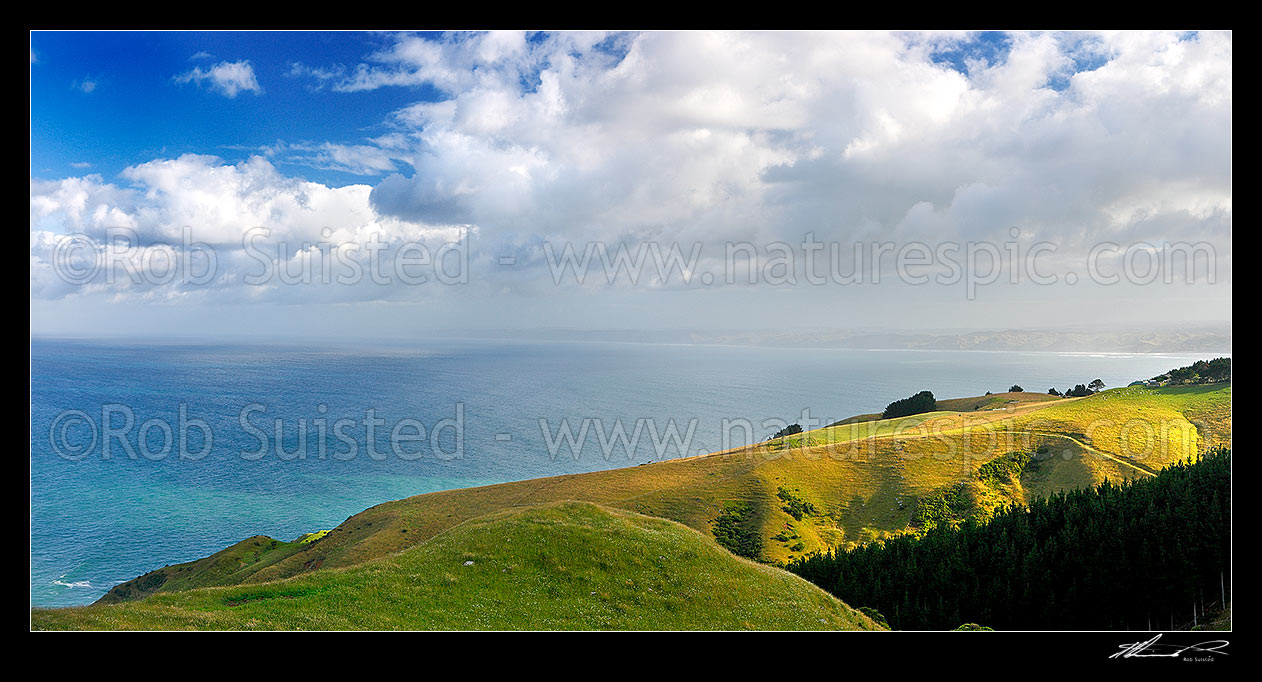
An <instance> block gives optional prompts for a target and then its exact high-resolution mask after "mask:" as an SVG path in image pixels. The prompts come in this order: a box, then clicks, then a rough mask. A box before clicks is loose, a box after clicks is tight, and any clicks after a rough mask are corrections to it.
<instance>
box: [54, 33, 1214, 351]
mask: <svg viewBox="0 0 1262 682" xmlns="http://www.w3.org/2000/svg"><path fill="white" fill-rule="evenodd" d="M31 59H32V61H31V72H30V73H31V112H30V128H31V165H30V201H31V217H30V233H31V239H30V244H31V246H30V263H31V275H30V295H31V301H32V321H31V324H32V331H33V332H41V333H65V332H68V331H76V332H77V333H79V332H81V333H87V334H89V335H90V334H92V333H94V332H95V333H102V334H104V333H115V334H117V333H127V332H128V331H134V330H155V331H156V332H158V333H162V332H167V333H173V332H181V333H193V334H197V333H205V332H207V331H210V330H214V331H216V332H223V331H225V330H226V331H228V332H233V333H237V334H240V335H246V336H248V335H250V334H253V333H255V332H256V330H258V329H259V328H261V327H276V326H277V325H280V326H282V327H284V328H287V329H294V330H300V329H307V330H310V329H315V330H320V329H325V330H327V329H328V328H333V329H336V330H354V331H355V332H356V333H360V334H366V335H371V334H373V333H377V332H380V333H383V334H384V333H388V334H392V335H407V334H411V333H418V332H419V331H422V330H425V329H432V328H434V327H435V326H446V327H450V328H456V329H459V328H487V327H507V328H525V327H573V326H580V327H598V328H625V327H653V328H692V327H696V326H703V327H711V328H713V327H719V328H743V327H745V326H747V325H749V324H751V321H774V320H779V319H780V318H781V317H782V316H783V313H784V311H786V310H800V311H802V312H803V314H802V315H795V316H793V318H792V321H791V322H790V324H792V325H795V326H802V327H812V328H813V327H847V326H850V325H855V324H861V325H862V326H864V327H866V328H898V329H905V328H957V329H959V328H967V329H981V328H993V327H994V326H996V325H997V324H998V326H1003V327H1011V326H1027V327H1028V326H1038V327H1047V326H1065V325H1078V324H1084V323H1088V324H1093V323H1101V324H1103V323H1119V324H1130V323H1141V322H1147V321H1151V320H1154V319H1165V317H1166V315H1167V311H1168V310H1169V307H1170V305H1171V302H1172V301H1179V302H1183V303H1185V305H1183V306H1182V308H1183V309H1184V310H1186V311H1187V313H1186V315H1187V317H1188V319H1189V321H1213V322H1221V321H1229V320H1230V318H1231V219H1232V176H1231V168H1232V164H1231V160H1232V144H1231V143H1232V126H1231V123H1232V34H1231V33H1230V32H1182V31H1170V32H1153V31H1146V32H1108V33H1078V32H1073V33H1062V32H1004V33H998V32H990V33H968V32H933V33H902V32H896V33H884V32H844V33H839V32H820V33H815V32H749V33H745V32H689V31H674V32H644V33H637V32H630V33H627V32H614V33H605V32H555V33H552V32H514V31H496V32H488V33H482V32H467V33H452V34H446V33H444V34H412V33H361V32H298V33H271V32H35V33H32V34H31ZM260 227H262V228H266V229H267V231H268V232H267V234H266V236H263V237H259V240H260V241H258V242H257V243H259V244H262V245H263V246H264V247H266V249H267V250H268V255H267V256H266V258H265V259H264V260H265V261H266V263H267V264H268V265H269V267H270V270H269V272H274V271H278V270H279V267H281V266H292V267H294V268H298V269H299V270H302V269H304V268H310V267H312V264H313V263H315V260H313V259H316V258H317V257H319V256H320V254H333V253H334V252H336V253H337V254H338V257H342V256H346V257H347V258H349V259H350V260H354V261H356V262H361V264H362V262H366V261H364V258H366V256H365V255H364V254H366V253H368V252H370V251H371V249H370V244H371V243H372V242H373V240H380V241H381V243H383V244H386V245H387V250H386V253H388V254H396V255H397V254H399V253H403V252H405V251H406V249H407V247H409V246H412V245H416V246H419V247H421V248H422V249H424V250H426V251H427V253H428V254H429V255H431V256H432V255H433V254H434V253H437V252H438V250H439V249H441V248H443V247H444V246H450V245H452V244H463V245H464V246H462V247H461V249H463V250H462V251H461V253H462V254H463V255H464V256H466V257H467V260H468V265H467V270H468V274H469V277H468V281H464V282H458V283H455V284H453V285H450V286H433V285H432V281H433V279H434V278H430V279H431V285H429V286H412V285H408V286H402V285H396V284H397V283H392V284H390V285H383V284H381V283H379V282H372V283H365V282H363V281H356V282H355V284H354V285H353V286H344V285H342V284H337V283H333V284H330V283H328V282H321V283H319V284H317V285H314V286H312V285H309V284H308V283H307V282H302V283H301V285H298V286H295V285H292V283H290V282H278V281H276V280H274V279H269V280H267V281H265V282H263V283H251V282H246V281H245V280H246V279H247V278H246V274H247V273H249V272H251V271H252V270H251V269H252V268H255V267H258V265H259V263H260V261H259V259H258V258H257V257H256V256H257V255H258V254H257V253H256V252H254V251H252V250H251V248H248V244H250V243H253V242H250V241H249V240H250V239H253V238H254V237H252V236H251V235H255V233H254V232H253V231H252V230H254V229H255V228H260ZM118 230H125V231H127V234H130V235H134V237H135V239H134V242H135V243H134V244H131V245H130V246H128V247H127V250H126V251H125V252H123V255H124V256H126V258H127V259H140V260H137V261H136V262H137V263H140V270H139V272H141V273H142V274H143V275H145V277H141V278H140V280H139V281H137V280H135V279H133V278H131V277H130V275H129V276H128V278H127V279H119V280H117V281H116V280H114V279H111V278H109V277H106V276H105V275H104V274H102V273H100V272H98V273H97V275H96V276H95V278H91V279H89V280H86V281H82V282H78V281H72V280H73V278H68V277H67V276H66V275H65V272H63V269H64V263H62V262H61V261H59V260H58V258H60V257H61V256H59V255H58V254H60V253H63V252H64V249H63V250H61V251H59V249H62V246H61V245H64V244H65V243H68V242H67V240H68V239H70V238H71V237H74V238H80V239H83V240H87V243H90V244H93V245H95V247H96V248H97V251H95V252H91V253H89V252H84V253H89V256H90V258H91V259H95V261H94V262H106V261H107V260H109V259H110V258H113V257H114V256H117V255H119V254H118V253H113V252H110V251H109V250H107V249H105V248H104V247H103V246H102V245H103V244H105V243H106V241H108V240H109V239H110V235H111V234H113V233H114V232H116V231H118ZM188 234H191V235H192V236H191V238H192V240H193V241H195V242H197V243H204V244H208V245H211V246H212V247H213V249H215V253H216V254H217V255H218V260H217V262H216V264H217V270H216V272H215V273H214V277H213V278H211V279H210V280H209V281H208V282H189V281H187V279H186V278H183V277H177V278H175V279H174V280H173V281H167V280H165V279H163V278H162V277H158V276H151V275H154V273H153V272H151V269H153V268H155V267H157V266H156V265H155V264H154V262H150V261H149V260H145V259H155V258H156V259H157V261H155V262H157V263H160V262H162V258H163V254H167V253H174V254H176V256H179V257H183V256H186V255H187V254H188V253H189V252H190V246H189V244H187V243H184V241H181V240H185V239H186V235H188ZM255 236H257V235H255ZM812 240H813V241H814V242H820V243H823V244H824V245H825V247H824V249H823V250H821V251H811V252H810V254H809V255H807V254H806V253H803V254H801V255H799V256H798V257H796V258H795V259H794V260H793V262H791V263H790V264H789V269H790V270H791V271H792V273H793V275H794V277H793V278H791V279H792V280H793V282H788V283H787V284H786V283H785V282H779V281H777V282H775V283H772V284H769V283H768V282H767V281H766V280H767V278H764V279H763V281H761V282H758V283H754V284H749V283H747V282H741V281H736V280H734V279H732V278H730V277H728V276H727V275H728V274H730V273H729V272H728V270H730V269H731V268H730V267H729V266H730V263H727V262H726V259H725V253H726V249H729V248H730V247H732V246H733V245H734V244H735V245H748V246H751V247H753V248H754V249H755V250H756V251H757V252H758V253H759V254H760V258H761V259H762V261H760V262H761V263H763V264H769V263H771V262H773V260H772V258H771V256H772V255H773V251H774V250H775V249H776V248H778V247H779V246H780V245H784V244H788V245H799V244H805V243H807V242H808V241H812ZM884 244H889V245H892V247H893V251H892V252H891V253H902V252H904V251H906V250H908V249H912V250H914V249H915V248H917V247H918V246H925V247H927V248H928V249H929V250H930V251H931V252H933V253H934V254H935V256H934V258H931V261H932V262H931V263H930V265H929V266H927V267H928V270H927V272H931V273H932V274H934V277H933V279H932V283H930V284H924V283H923V280H922V279H921V278H920V277H916V276H907V273H905V272H902V271H900V270H899V268H901V267H902V266H899V265H898V264H897V263H896V262H894V257H893V256H891V257H889V258H887V259H886V260H880V258H877V259H875V262H873V261H871V260H868V261H864V262H860V263H858V266H859V267H861V268H864V269H865V270H870V271H869V272H866V275H867V277H866V279H865V281H864V282H863V283H862V284H860V285H855V284H853V283H847V282H842V281H840V280H844V279H845V278H844V277H841V278H839V277H833V278H832V280H833V281H831V282H829V283H825V284H822V285H810V286H807V285H803V284H802V282H803V281H810V280H812V276H811V275H810V272H811V271H812V268H814V267H819V266H820V264H814V260H824V259H827V258H832V260H833V261H837V260H838V259H839V258H841V256H839V255H837V254H839V253H845V254H849V253H850V251H851V250H852V248H860V249H869V250H870V248H876V247H878V246H881V245H884ZM1040 244H1047V245H1051V246H1052V247H1053V248H1052V250H1051V251H1049V252H1047V254H1048V255H1046V256H1044V257H1043V259H1042V260H1041V261H1040V265H1039V268H1040V270H1039V272H1054V273H1057V277H1058V279H1057V280H1056V281H1055V282H1052V283H1048V282H1046V281H1044V280H1045V278H1041V277H1029V276H1026V277H1016V278H1011V279H1010V278H1009V277H1007V276H1005V277H1002V278H997V279H995V280H994V281H990V282H987V283H986V285H985V286H984V287H983V288H982V289H981V290H979V291H975V290H974V287H971V285H968V284H967V283H961V280H959V279H958V278H957V279H954V280H953V279H951V277H941V275H943V274H944V273H950V272H952V271H953V270H952V268H951V265H952V263H950V262H948V259H942V258H939V257H937V254H938V253H939V252H940V251H939V250H941V249H945V250H946V251H950V249H951V248H952V247H954V248H956V249H957V250H960V251H964V250H967V249H968V248H972V247H973V246H977V247H978V248H981V247H983V246H984V247H987V248H994V249H996V250H997V252H999V253H1001V254H1007V253H1009V249H1012V253H1017V252H1020V253H1026V252H1027V251H1028V250H1030V249H1031V248H1032V247H1036V246H1037V245H1040ZM1109 244H1115V245H1117V247H1118V248H1117V250H1116V251H1115V252H1114V255H1113V256H1112V257H1111V258H1112V260H1111V261H1109V262H1108V263H1106V266H1108V268H1113V269H1116V268H1117V267H1120V264H1122V263H1124V262H1125V260H1126V258H1130V257H1131V256H1130V255H1128V254H1130V253H1131V252H1132V251H1134V252H1135V253H1136V254H1138V255H1139V256H1141V257H1142V256H1144V254H1147V253H1150V252H1151V253H1153V254H1156V255H1157V256H1158V257H1161V258H1164V257H1165V256H1166V255H1168V254H1169V245H1172V244H1175V245H1177V244H1189V245H1197V248H1199V249H1201V251H1199V252H1198V253H1201V254H1202V256H1204V254H1206V253H1210V254H1212V261H1213V265H1214V268H1215V274H1216V278H1215V279H1214V281H1212V282H1211V281H1208V280H1206V279H1204V278H1202V279H1197V277H1196V276H1195V274H1196V273H1192V276H1191V277H1189V276H1187V273H1174V276H1173V278H1172V279H1171V280H1170V281H1166V279H1165V278H1159V279H1156V280H1147V281H1144V278H1143V277H1131V278H1129V279H1128V281H1127V282H1125V283H1123V284H1122V285H1114V284H1111V283H1109V282H1106V281H1102V280H1101V279H1100V278H1097V277H1095V276H1094V275H1091V276H1090V277H1089V276H1088V270H1087V269H1085V268H1087V265H1088V260H1089V258H1095V256H1092V255H1091V254H1092V253H1095V251H1096V250H1097V248H1098V247H1101V246H1108V245H1109ZM595 245H599V247H600V248H602V249H608V250H611V251H616V250H617V249H620V248H626V249H630V250H631V252H632V253H631V254H630V255H631V256H632V257H633V258H634V257H635V253H639V254H640V255H643V256H646V257H647V252H645V251H644V249H657V250H658V251H655V252H654V253H655V254H657V255H660V253H661V252H665V251H668V250H669V249H670V248H671V247H678V248H680V249H681V250H682V252H683V253H684V254H689V253H691V252H692V250H693V249H694V247H695V249H696V253H697V257H696V259H695V260H694V261H691V262H689V263H687V264H686V267H684V268H682V270H681V275H680V276H676V277H675V278H674V279H671V278H670V277H669V276H667V275H668V274H669V273H667V275H664V274H663V273H662V272H657V273H654V272H651V271H647V272H646V271H641V272H642V274H643V275H644V276H643V277H642V278H632V277H619V276H614V277H610V276H609V274H610V273H608V272H600V273H595V274H593V275H592V276H591V277H590V278H589V279H586V280H584V281H581V282H578V281H564V280H563V278H558V276H557V275H556V272H557V270H556V267H555V266H556V262H555V260H554V259H553V256H554V255H555V253H558V252H560V251H562V250H563V249H564V248H566V247H570V248H573V249H575V250H576V251H577V252H579V253H582V252H584V249H586V248H588V247H591V246H595ZM830 247H835V248H830ZM593 253H594V252H593ZM352 254H358V255H352ZM1176 255H1177V254H1176ZM85 257H88V256H85ZM329 258H332V256H325V261H324V262H325V263H327V262H329V261H328V259H329ZM847 258H848V260H850V261H853V260H854V258H852V257H847ZM110 262H112V263H114V265H117V259H114V260H113V261H110ZM128 262H129V263H130V262H131V261H130V260H129V261H128ZM592 262H593V263H595V262H601V263H603V261H602V260H601V259H600V258H596V259H595V260H593V261H592ZM644 262H648V263H650V264H651V262H652V259H649V260H648V261H644ZM1092 262H1093V263H1094V261H1092ZM822 265H823V266H827V265H828V263H823V264H822ZM855 265H856V264H855V263H854V262H848V263H837V267H839V268H840V270H841V271H843V272H844V271H849V270H851V269H853V267H854V266H855ZM966 265H967V264H966ZM1004 265H1005V266H1007V267H1010V268H1017V267H1028V263H1016V262H1015V261H1014V262H1012V263H1009V262H1007V260H1006V259H1005V263H1004ZM725 268H726V270H725ZM606 269H607V266H606ZM974 269H976V268H974V267H973V266H972V265H969V267H968V270H969V271H970V272H971V271H972V270H974ZM650 270H651V268H650ZM682 271H686V274H687V275H688V276H687V277H683V276H682V274H684V273H683V272H682ZM321 274H322V275H323V273H321ZM702 274H706V275H709V279H708V280H707V279H705V278H704V277H702V276H701V275H702ZM1005 274H1007V273H1005ZM1071 274H1072V275H1073V276H1072V277H1070V276H1069V275H1071ZM1162 274H1165V272H1163V273H1162ZM733 277H736V276H735V275H733ZM1128 277H1129V275H1128ZM773 279H776V278H773ZM878 282H880V284H879V285H878V284H877V283H878ZM812 311H835V314H832V315H820V314H815V313H812ZM85 320H87V321H90V322H89V323H87V324H88V327H89V328H88V329H86V330H84V329H82V327H83V326H84V324H85V322H84V321H85ZM777 324H780V322H777Z"/></svg>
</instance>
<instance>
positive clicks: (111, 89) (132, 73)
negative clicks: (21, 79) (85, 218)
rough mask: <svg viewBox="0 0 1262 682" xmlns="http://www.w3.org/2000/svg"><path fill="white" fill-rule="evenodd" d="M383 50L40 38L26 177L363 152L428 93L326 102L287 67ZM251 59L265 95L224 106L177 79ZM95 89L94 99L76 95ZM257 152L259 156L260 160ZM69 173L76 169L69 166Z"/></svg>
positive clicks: (332, 43)
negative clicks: (163, 163) (190, 157)
mask: <svg viewBox="0 0 1262 682" xmlns="http://www.w3.org/2000/svg"><path fill="white" fill-rule="evenodd" d="M387 43H388V38H387V37H385V36H381V35H377V34H366V33H324V32H298V33H273V32H214V33H201V32H175V33H143V32H142V33H134V32H101V33H74V32H67V33H53V32H50V33H35V34H33V35H32V36H31V50H32V51H33V52H34V54H35V59H36V62H35V64H33V65H32V67H31V172H32V175H34V176H37V177H43V178H53V177H60V176H64V175H73V174H80V173H82V172H83V170H84V168H85V167H84V166H82V164H84V163H87V164H91V165H90V166H89V167H87V168H89V169H90V171H91V172H94V173H101V174H102V175H105V176H107V177H108V176H113V175H115V174H117V173H118V172H120V171H122V170H123V169H124V168H125V167H127V166H130V165H133V164H136V163H140V162H143V161H148V160H150V159H153V158H157V157H171V156H179V155H180V154H184V153H189V152H192V153H198V154H214V155H217V156H220V157H222V158H224V159H225V160H229V161H237V160H240V159H244V158H246V157H248V156H249V155H250V153H251V151H250V150H257V149H258V148H261V147H263V146H267V145H274V144H276V143H277V142H278V141H283V142H286V143H290V144H297V143H303V142H311V141H319V142H324V141H332V142H339V143H346V144H359V143H361V142H363V141H364V139H365V138H370V137H375V136H378V135H381V134H383V133H386V132H388V131H389V129H388V125H387V122H386V120H385V119H386V116H387V114H388V113H389V112H391V111H393V110H395V109H397V108H399V107H402V106H404V105H405V104H409V103H413V102H416V101H422V100H429V99H436V98H437V97H438V95H437V93H435V92H433V91H432V89H431V88H427V87H423V86H422V87H413V88H383V89H379V90H371V91H364V92H356V93H332V92H328V91H320V90H316V89H315V88H314V85H313V83H312V82H311V80H310V79H308V78H303V77H296V76H293V75H290V74H291V70H292V65H293V64H294V63H304V64H310V65H317V66H332V65H338V64H341V65H354V64H358V63H360V62H361V61H363V60H364V58H365V57H366V56H367V55H369V54H371V53H372V52H374V51H376V50H378V49H380V48H382V47H383V46H385V45H386V44H387ZM242 60H246V61H248V62H249V63H250V65H251V66H252V68H253V70H254V73H255V74H256V77H257V79H258V83H259V85H260V86H261V87H262V90H263V92H262V93H261V94H256V93H253V92H242V93H238V94H237V95H236V96H235V97H232V98H228V97H225V96H223V95H221V94H218V93H216V92H215V91H213V90H212V89H210V88H208V87H206V86H204V85H198V84H196V83H183V84H181V83H178V82H177V81H176V80H175V79H176V77H177V76H179V75H180V74H184V73H188V72H189V71H191V70H192V69H194V68H197V67H203V68H208V67H210V66H212V65H214V64H216V63H219V62H224V61H228V62H238V61H242ZM85 82H88V83H91V84H92V86H91V89H90V92H85V91H84V89H83V87H82V85H83V84H84V83H85ZM255 153H257V152H255ZM74 164H80V165H79V166H76V165H74ZM281 165H283V166H286V170H287V171H288V172H291V173H293V174H294V175H297V176H301V177H305V178H308V179H311V180H315V181H317V182H324V183H329V184H346V183H349V182H354V181H356V180H362V178H357V177H355V176H354V175H351V174H347V173H340V172H337V171H329V170H322V169H318V168H311V167H309V166H301V165H297V164H283V163H282V164H281Z"/></svg>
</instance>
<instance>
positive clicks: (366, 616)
mask: <svg viewBox="0 0 1262 682" xmlns="http://www.w3.org/2000/svg"><path fill="white" fill-rule="evenodd" d="M247 542H249V541H247ZM221 558H224V557H221ZM217 563H218V564H219V565H222V564H223V563H224V562H223V561H220V562H217ZM31 617H32V624H33V627H34V628H36V629H194V628H195V629H267V630H293V629H303V630H306V629H381V630H389V629H416V630H430V629H444V630H464V629H479V630H501V629H507V630H513V629H538V630H563V629H619V630H621V629H634V630H674V629H690V630H740V629H759V630H824V629H828V630H876V629H880V627H879V626H877V625H876V624H875V623H873V622H872V621H871V620H870V619H868V618H867V617H866V616H864V615H863V614H860V613H859V612H858V611H855V610H853V609H851V608H849V607H848V606H846V605H845V604H843V603H841V602H840V601H838V600H837V599H835V598H833V597H831V596H829V595H828V594H827V593H825V592H824V591H823V590H820V589H819V588H816V587H815V586H813V585H811V584H810V583H808V582H806V581H805V580H802V579H800V578H798V577H796V576H794V575H792V574H789V573H787V572H785V571H782V570H780V569H777V568H772V567H769V566H764V565H760V564H757V563H754V562H751V561H747V560H745V559H741V558H739V557H736V556H733V555H732V554H730V553H728V552H726V551H724V550H723V549H722V548H720V547H718V546H717V545H716V544H714V543H713V542H711V541H710V540H709V539H708V538H706V537H705V536H703V535H702V534H700V533H698V532H697V531H695V530H692V529H690V528H687V527H685V526H682V525H680V524H677V523H673V522H671V521H666V520H663V519H657V518H650V517H646V516H641V515H638V514H632V513H628V512H625V511H617V510H612V509H606V508H602V507H599V506H596V505H593V504H589V503H581V502H561V503H556V504H550V505H543V506H536V507H528V508H524V509H512V510H509V511H504V512H499V513H496V514H491V515H489V516H484V517H480V518H478V519H475V520H472V521H468V522H465V523H462V524H460V525H457V526H455V527H453V528H451V529H449V530H447V531H445V532H443V533H441V534H439V535H437V536H436V537H434V538H432V539H431V540H430V541H428V542H426V543H423V544H420V545H417V546H415V547H412V548H411V549H409V550H407V551H404V552H401V553H399V554H394V555H390V556H385V557H382V558H379V559H376V560H373V561H369V562H366V563H363V564H361V565H359V566H355V567H353V568H349V569H346V570H336V571H331V570H324V571H318V572H313V573H310V574H307V575H303V576H300V577H297V578H291V579H288V580H282V581H277V582H272V583H268V584H265V585H249V586H238V587H210V588H201V589H194V590H185V591H179V592H169V593H163V594H157V595H154V596H152V597H150V598H148V599H145V600H142V601H133V602H126V603H117V604H97V605H94V606H88V607H80V608H72V609H56V610H35V611H32V615H31Z"/></svg>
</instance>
